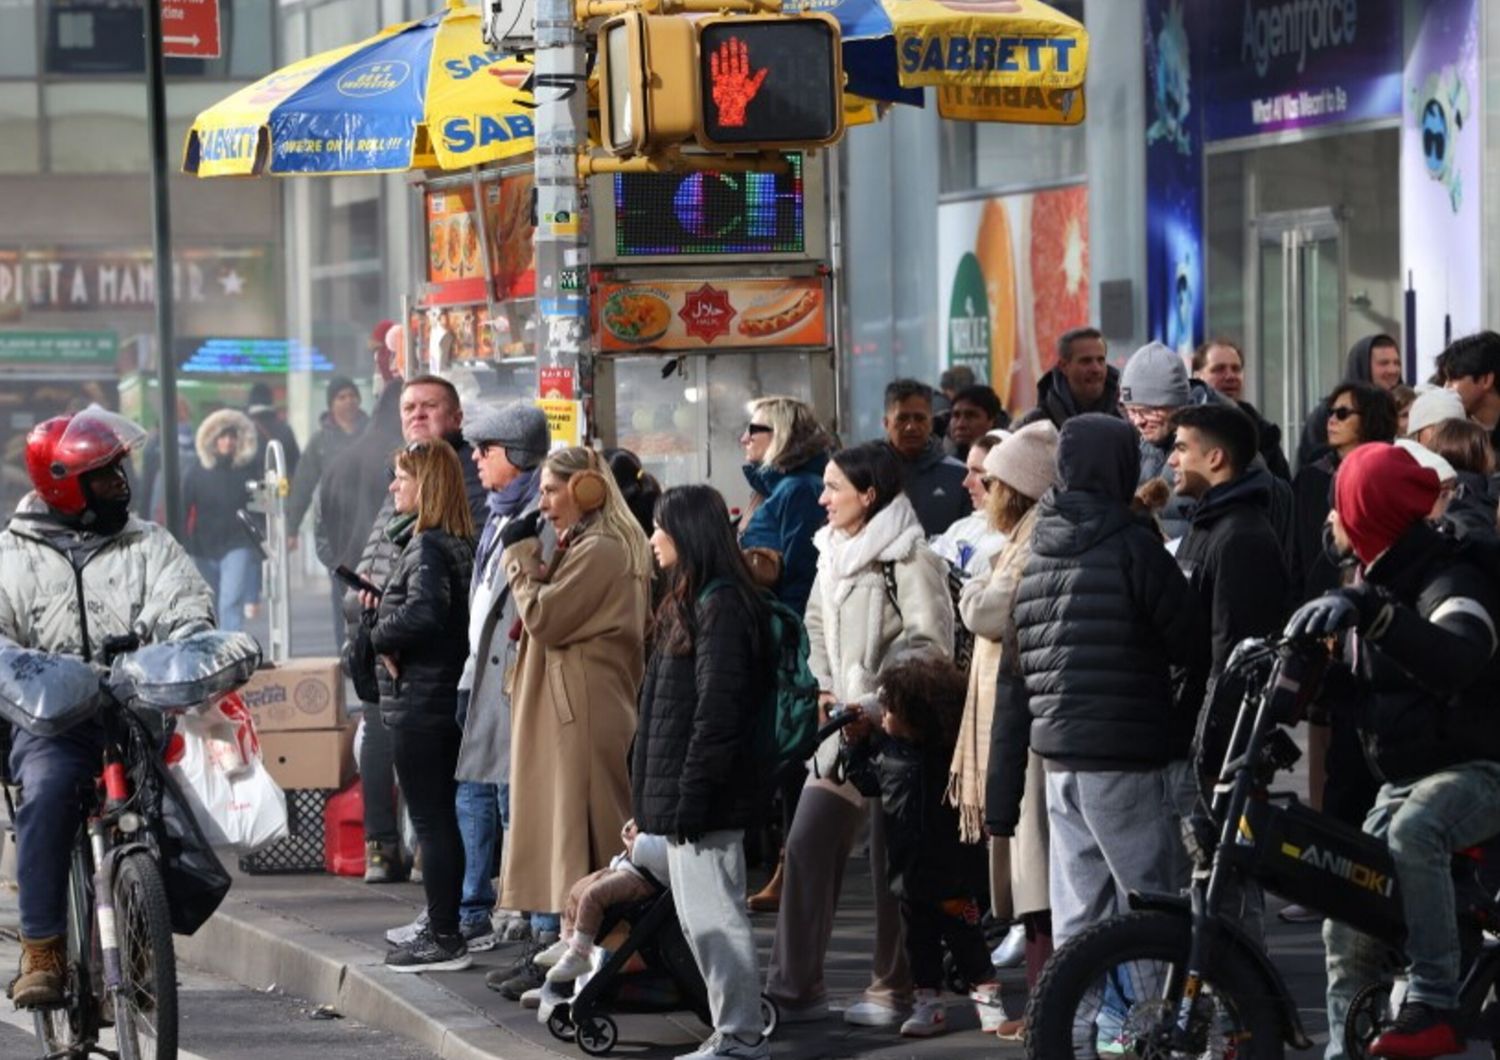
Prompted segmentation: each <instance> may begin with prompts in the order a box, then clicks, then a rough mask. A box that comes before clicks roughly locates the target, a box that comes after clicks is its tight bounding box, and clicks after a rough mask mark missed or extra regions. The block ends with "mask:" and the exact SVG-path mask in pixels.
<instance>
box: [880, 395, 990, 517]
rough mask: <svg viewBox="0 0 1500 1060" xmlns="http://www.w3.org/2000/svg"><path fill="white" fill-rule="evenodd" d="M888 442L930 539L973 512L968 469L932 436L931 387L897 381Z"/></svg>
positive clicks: (888, 405) (888, 399)
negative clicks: (966, 482) (965, 482)
mask: <svg viewBox="0 0 1500 1060" xmlns="http://www.w3.org/2000/svg"><path fill="white" fill-rule="evenodd" d="M885 439H886V444H887V445H888V446H890V447H891V451H892V452H894V453H895V454H896V459H897V461H899V462H900V464H901V485H902V489H903V491H904V492H905V493H906V499H907V500H909V501H911V506H912V507H913V508H915V509H916V510H917V521H918V522H920V523H921V524H922V532H923V533H924V534H926V535H927V536H928V537H932V536H934V535H936V534H941V533H942V532H943V531H944V530H947V529H948V527H950V526H952V525H953V524H954V523H955V522H957V521H958V520H959V519H962V518H963V517H964V516H966V515H968V514H969V513H970V512H972V511H973V510H974V505H973V502H972V501H971V500H970V499H969V492H968V490H966V489H964V476H965V475H967V474H968V469H967V468H965V467H964V466H963V464H961V463H959V462H958V461H957V460H955V459H953V458H952V457H951V456H949V455H948V454H947V453H946V452H944V450H943V443H942V442H941V441H940V440H939V439H938V438H937V437H936V436H935V435H934V434H933V432H932V387H930V386H928V385H927V384H926V383H919V382H917V381H916V380H915V379H897V380H896V381H895V382H893V383H891V384H889V385H888V386H887V387H886V388H885Z"/></svg>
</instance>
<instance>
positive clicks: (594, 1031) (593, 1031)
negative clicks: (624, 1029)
mask: <svg viewBox="0 0 1500 1060" xmlns="http://www.w3.org/2000/svg"><path fill="white" fill-rule="evenodd" d="M619 1033H620V1032H619V1029H618V1028H617V1027H616V1026H615V1021H614V1020H612V1019H610V1018H609V1017H608V1016H590V1017H589V1018H588V1019H586V1020H584V1021H583V1023H581V1024H579V1025H578V1029H577V1037H576V1038H575V1039H574V1040H575V1041H576V1042H577V1043H578V1048H580V1049H582V1050H583V1051H584V1052H586V1053H588V1054H589V1055H590V1056H603V1055H605V1054H606V1053H608V1052H609V1051H610V1050H611V1049H613V1048H614V1047H615V1041H616V1039H617V1038H618V1037H619Z"/></svg>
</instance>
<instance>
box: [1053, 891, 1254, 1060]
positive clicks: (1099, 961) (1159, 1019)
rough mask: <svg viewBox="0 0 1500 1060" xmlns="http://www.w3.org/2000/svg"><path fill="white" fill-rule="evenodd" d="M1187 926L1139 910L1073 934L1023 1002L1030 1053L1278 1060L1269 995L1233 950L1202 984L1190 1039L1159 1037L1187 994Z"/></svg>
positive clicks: (1057, 1058)
mask: <svg viewBox="0 0 1500 1060" xmlns="http://www.w3.org/2000/svg"><path fill="white" fill-rule="evenodd" d="M1190 931H1191V928H1190V925H1189V923H1188V920H1187V917H1185V916H1177V915H1174V914H1169V913H1161V912H1137V913H1128V914H1126V915H1124V916H1120V917H1116V918H1114V919H1112V920H1106V921H1103V922H1101V923H1098V924H1095V925H1094V926H1093V927H1090V928H1088V929H1087V930H1085V931H1083V932H1080V933H1079V934H1078V936H1077V937H1075V938H1073V939H1071V940H1070V941H1069V942H1068V944H1067V945H1065V946H1063V947H1062V948H1061V949H1059V950H1058V951H1057V952H1056V953H1054V954H1053V955H1052V959H1051V960H1049V961H1048V962H1047V966H1046V968H1045V969H1044V970H1043V972H1042V974H1041V977H1040V978H1039V979H1038V980H1037V984H1036V989H1035V990H1033V991H1032V994H1031V1000H1030V1002H1029V1003H1028V1004H1027V1006H1026V1056H1027V1058H1028V1060H1063V1058H1064V1057H1068V1058H1072V1060H1101V1058H1113V1057H1120V1056H1128V1057H1132V1058H1136V1060H1282V1056H1283V1045H1282V1041H1281V1027H1280V1023H1279V1020H1278V1018H1277V1013H1276V1009H1275V1007H1274V1004H1273V1000H1272V998H1271V997H1269V996H1268V995H1267V994H1266V992H1265V988H1264V987H1263V986H1262V985H1261V984H1260V983H1259V982H1258V981H1257V980H1256V978H1255V976H1254V974H1253V973H1252V971H1251V970H1250V969H1248V968H1247V967H1245V966H1244V965H1243V964H1242V963H1241V962H1242V960H1243V958H1240V957H1238V956H1236V955H1235V954H1233V953H1224V954H1222V955H1220V957H1219V959H1218V960H1217V961H1216V962H1215V967H1214V968H1213V969H1212V973H1211V974H1210V975H1209V976H1208V978H1207V981H1206V982H1204V984H1203V986H1202V988H1201V990H1200V992H1199V993H1198V996H1197V1001H1196V1007H1197V1009H1198V1013H1197V1018H1196V1019H1195V1020H1194V1035H1193V1039H1194V1040H1193V1044H1192V1045H1191V1046H1190V1047H1189V1048H1187V1049H1174V1048H1171V1047H1169V1046H1167V1045H1166V1044H1164V1043H1163V1042H1162V1040H1161V1038H1160V1032H1161V1030H1162V1029H1163V1027H1164V1025H1165V1024H1169V1023H1170V1022H1171V1021H1172V1019H1173V1016H1174V1014H1175V1013H1176V1011H1177V1006H1178V1003H1179V1001H1180V1000H1181V997H1182V976H1183V971H1184V967H1185V965H1186V963H1187V954H1188V947H1189V943H1190V937H1189V936H1190Z"/></svg>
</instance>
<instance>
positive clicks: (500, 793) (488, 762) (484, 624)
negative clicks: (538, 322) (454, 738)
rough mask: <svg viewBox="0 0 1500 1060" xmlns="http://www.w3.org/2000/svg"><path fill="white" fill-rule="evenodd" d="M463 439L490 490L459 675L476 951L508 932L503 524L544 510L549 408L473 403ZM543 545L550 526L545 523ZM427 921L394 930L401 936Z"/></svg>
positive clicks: (469, 901)
mask: <svg viewBox="0 0 1500 1060" xmlns="http://www.w3.org/2000/svg"><path fill="white" fill-rule="evenodd" d="M466 412H467V414H466V415H465V417H464V422H463V435H464V441H466V442H468V443H469V446H470V449H471V452H472V457H471V458H472V460H473V461H474V467H475V468H476V469H477V471H478V472H479V483H480V485H481V486H483V487H484V489H485V490H486V494H485V496H486V499H487V503H488V508H489V511H488V516H487V518H486V519H485V522H484V528H483V529H482V530H481V531H480V534H479V541H478V543H477V545H476V547H475V551H474V576H473V581H472V582H471V583H470V585H469V660H468V663H467V664H466V665H465V667H464V673H463V676H462V677H461V678H460V679H459V683H458V704H457V710H458V722H459V725H460V726H461V727H462V728H463V734H464V735H463V743H462V744H461V745H460V747H459V752H458V769H457V772H456V773H455V776H456V778H457V780H458V794H457V799H456V801H457V810H458V828H459V833H460V834H461V835H462V837H463V843H464V885H463V896H462V898H461V900H460V904H459V929H460V930H461V931H462V933H463V936H464V939H465V941H466V942H467V944H468V947H469V950H470V951H471V952H474V951H481V952H482V951H484V950H488V949H492V948H494V946H495V944H496V943H497V942H500V941H503V940H502V939H501V938H500V937H498V936H497V934H496V931H495V927H494V925H493V923H492V921H491V913H492V912H493V911H494V907H495V887H494V882H493V881H494V876H495V871H494V870H495V856H496V852H497V848H498V846H499V840H500V832H501V829H502V828H503V827H504V824H505V823H506V818H507V817H509V806H508V803H509V798H508V796H509V791H508V786H509V785H508V781H509V779H510V700H509V698H508V697H507V696H506V694H505V691H504V689H505V684H506V680H505V679H506V675H507V674H509V673H510V671H511V669H512V667H514V666H515V661H516V649H517V643H516V641H515V640H514V639H513V638H512V637H511V636H510V630H511V627H512V626H514V625H515V622H516V606H515V601H514V600H513V599H512V598H511V594H510V586H509V583H508V582H507V581H506V578H505V572H504V569H503V568H502V567H501V564H500V554H501V553H502V552H503V551H504V549H502V548H501V547H500V530H501V528H502V527H504V526H505V525H506V524H507V523H509V522H510V521H511V520H513V519H517V518H522V517H525V516H526V515H529V514H530V513H532V512H534V511H536V510H537V500H538V495H539V493H540V487H541V465H542V459H543V458H544V457H545V456H546V455H547V450H548V448H549V445H550V437H549V435H548V431H547V417H546V415H545V414H544V413H543V412H542V410H541V409H539V408H537V407H536V406H535V405H532V404H530V403H528V402H524V401H515V402H511V403H509V404H503V405H502V404H492V403H485V404H475V405H473V406H471V407H470V408H469V409H467V410H466ZM543 534H544V536H543V542H542V543H543V548H544V549H550V546H551V542H549V541H548V540H547V536H546V535H548V534H550V528H549V529H546V530H544V531H543ZM420 924H421V921H420V919H419V920H418V921H417V923H415V924H411V925H408V926H407V927H404V928H397V929H395V930H394V931H391V932H387V934H386V937H387V939H389V940H392V941H397V944H398V945H399V944H400V942H399V941H398V940H400V939H402V938H404V936H405V935H406V934H407V933H414V931H415V929H417V928H418V927H419V926H420ZM526 929H527V924H526V921H524V920H520V919H519V918H515V922H514V923H511V924H508V925H502V930H503V931H504V932H505V934H506V939H512V938H524V937H526Z"/></svg>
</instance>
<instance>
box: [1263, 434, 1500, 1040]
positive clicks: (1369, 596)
mask: <svg viewBox="0 0 1500 1060" xmlns="http://www.w3.org/2000/svg"><path fill="white" fill-rule="evenodd" d="M1438 492H1439V487H1438V478H1437V475H1436V473H1435V472H1433V471H1432V470H1430V469H1428V468H1424V467H1422V466H1421V465H1420V464H1418V463H1417V461H1416V460H1415V459H1413V458H1412V456H1411V455H1410V454H1409V453H1407V452H1406V451H1405V450H1403V449H1401V448H1398V447H1397V446H1393V445H1386V444H1384V443H1372V444H1369V445H1362V446H1360V447H1359V448H1357V449H1355V450H1353V451H1352V452H1351V453H1350V454H1349V455H1348V456H1347V457H1345V458H1344V460H1343V462H1342V463H1341V464H1340V465H1339V471H1338V477H1337V479H1335V481H1334V510H1333V512H1332V514H1330V516H1329V520H1328V521H1329V525H1330V528H1331V529H1332V531H1333V537H1334V540H1335V541H1336V542H1337V543H1338V546H1339V548H1340V549H1341V550H1343V551H1344V552H1352V553H1353V554H1354V556H1355V558H1357V559H1358V560H1359V565H1360V570H1361V571H1362V573H1363V575H1364V580H1363V581H1362V582H1361V583H1360V584H1359V585H1356V586H1352V587H1347V588H1343V589H1338V590H1335V591H1334V592H1330V593H1327V594H1325V595H1323V596H1320V597H1318V598H1317V599H1316V600H1313V601H1311V602H1309V603H1307V604H1304V605H1303V606H1302V608H1301V609H1300V610H1298V611H1297V613H1296V614H1295V615H1293V616H1292V619H1291V621H1290V622H1289V623H1288V625H1287V634H1288V635H1289V636H1294V637H1296V636H1313V637H1319V638H1321V637H1325V636H1331V635H1333V634H1336V633H1340V632H1342V631H1344V630H1353V631H1354V634H1353V635H1352V636H1351V637H1350V638H1349V644H1350V647H1349V651H1348V653H1347V654H1348V659H1349V668H1350V669H1351V670H1352V671H1353V678H1354V680H1355V682H1356V686H1355V687H1356V690H1357V694H1356V695H1355V696H1354V697H1351V698H1352V699H1353V700H1354V701H1355V702H1356V703H1357V708H1356V714H1355V718H1354V720H1355V723H1356V725H1357V727H1358V730H1359V736H1360V740H1361V742H1362V743H1363V744H1364V751H1365V757H1366V759H1367V760H1368V761H1369V763H1370V766H1371V768H1372V769H1373V770H1374V771H1375V773H1376V774H1377V775H1378V776H1379V777H1380V779H1381V781H1382V786H1381V788H1380V793H1379V795H1378V796H1377V798H1376V800H1375V806H1374V807H1373V808H1372V809H1371V810H1370V813H1369V815H1368V816H1367V817H1366V818H1365V825H1364V830H1365V831H1366V832H1367V833H1369V834H1370V835H1373V836H1377V837H1379V838H1381V839H1383V840H1384V841H1385V842H1386V843H1387V844H1388V845H1389V847H1390V850H1391V856H1392V859H1393V860H1394V862H1395V866H1396V879H1397V882H1398V885H1399V891H1400V896H1401V907H1402V911H1403V913H1404V914H1405V918H1406V939H1407V941H1406V959H1407V962H1408V964H1407V976H1408V987H1407V992H1406V996H1405V999H1404V1000H1403V1002H1402V1004H1401V1011H1400V1013H1399V1014H1398V1016H1397V1017H1396V1020H1395V1022H1394V1023H1393V1024H1392V1025H1391V1026H1390V1027H1388V1028H1386V1029H1385V1030H1384V1032H1383V1033H1382V1034H1381V1035H1380V1036H1379V1037H1377V1038H1376V1039H1375V1041H1374V1042H1372V1043H1371V1044H1370V1048H1369V1055H1370V1056H1383V1057H1408V1058H1418V1057H1435V1056H1449V1055H1453V1054H1456V1053H1461V1052H1463V1051H1464V1033H1463V1032H1464V1028H1463V1027H1462V1026H1460V1025H1459V1020H1458V1012H1457V1009H1458V992H1459V977H1460V974H1461V969H1460V968H1459V959H1460V957H1459V938H1458V918H1457V916H1456V914H1455V911H1454V893H1453V878H1452V875H1451V870H1450V866H1449V862H1450V859H1451V857H1452V854H1453V852H1454V851H1457V850H1462V849H1464V848H1465V847H1470V846H1474V845H1476V844H1479V843H1481V842H1483V841H1484V840H1486V839H1488V838H1490V837H1491V836H1492V835H1495V834H1497V833H1500V725H1497V724H1496V718H1495V700H1494V696H1495V688H1496V687H1497V684H1500V654H1497V651H1496V649H1497V646H1500V636H1497V631H1496V623H1497V621H1500V578H1497V574H1496V571H1495V569H1494V567H1495V564H1494V561H1493V559H1492V558H1491V556H1490V554H1488V553H1487V552H1485V551H1484V550H1483V547H1482V546H1474V545H1470V544H1465V543H1460V542H1457V541H1455V540H1453V539H1452V538H1450V537H1447V536H1444V535H1441V534H1439V533H1438V532H1437V531H1436V530H1434V529H1433V527H1432V525H1431V524H1430V523H1429V522H1428V517H1429V515H1430V514H1431V512H1432V508H1433V505H1434V503H1435V502H1436V501H1437V499H1438ZM1323 941H1324V944H1325V946H1326V948H1327V953H1328V1023H1329V1028H1330V1034H1329V1044H1328V1049H1327V1052H1326V1053H1325V1057H1326V1058H1328V1060H1342V1057H1344V1056H1345V1052H1344V1033H1343V1028H1344V1021H1345V1018H1346V1017H1347V1015H1348V1011H1349V1005H1350V1002H1351V1001H1352V999H1353V997H1354V994H1355V993H1356V992H1357V991H1358V990H1359V989H1360V988H1361V987H1363V986H1365V985H1366V984H1368V983H1373V982H1377V981H1380V980H1381V979H1382V978H1384V977H1385V975H1386V974H1387V968H1386V966H1385V947H1384V946H1383V945H1382V944H1381V943H1380V942H1378V941H1376V940H1375V939H1372V938H1370V937H1368V936H1366V935H1362V934H1360V933H1359V932H1357V931H1356V930H1354V929H1353V928H1352V927H1349V926H1348V925H1347V924H1344V923H1342V922H1340V921H1337V920H1328V921H1325V922H1324V925H1323Z"/></svg>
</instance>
